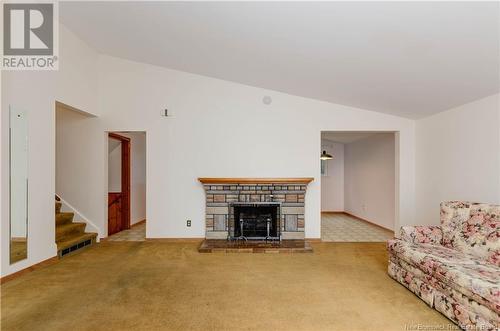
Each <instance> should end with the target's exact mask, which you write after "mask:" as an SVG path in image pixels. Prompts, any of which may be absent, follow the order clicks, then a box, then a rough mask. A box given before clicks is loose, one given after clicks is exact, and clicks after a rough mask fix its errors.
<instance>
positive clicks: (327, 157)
mask: <svg viewBox="0 0 500 331" xmlns="http://www.w3.org/2000/svg"><path fill="white" fill-rule="evenodd" d="M320 159H321V160H331V159H333V156H331V155H330V154H328V153H327V152H326V151H323V153H321V157H320Z"/></svg>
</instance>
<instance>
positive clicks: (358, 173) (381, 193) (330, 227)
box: [320, 131, 399, 242]
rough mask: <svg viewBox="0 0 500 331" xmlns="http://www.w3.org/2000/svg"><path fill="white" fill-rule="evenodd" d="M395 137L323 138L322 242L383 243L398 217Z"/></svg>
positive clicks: (348, 134) (349, 134)
mask: <svg viewBox="0 0 500 331" xmlns="http://www.w3.org/2000/svg"><path fill="white" fill-rule="evenodd" d="M396 140H397V134H396V133H395V132H370V131H323V132H322V133H321V157H320V162H321V237H322V240H323V241H333V242H382V241H385V240H387V239H390V238H392V237H393V236H394V228H395V224H396V217H397V213H396V210H397V204H398V203H399V199H398V197H397V194H398V193H397V192H398V190H397V183H398V178H397V175H398V171H397V166H398V162H397V158H398V157H399V153H398V150H397V148H398V145H399V144H398V143H397V141H396Z"/></svg>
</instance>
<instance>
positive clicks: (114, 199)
mask: <svg viewBox="0 0 500 331" xmlns="http://www.w3.org/2000/svg"><path fill="white" fill-rule="evenodd" d="M122 217H123V214H122V193H121V192H109V193H108V235H112V234H113V233H117V232H120V231H121V230H123V226H122V225H123V222H122Z"/></svg>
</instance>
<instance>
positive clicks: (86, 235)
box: [56, 197, 97, 258]
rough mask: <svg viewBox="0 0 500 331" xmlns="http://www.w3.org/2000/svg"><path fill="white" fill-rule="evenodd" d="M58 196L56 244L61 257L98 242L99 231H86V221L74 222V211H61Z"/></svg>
mask: <svg viewBox="0 0 500 331" xmlns="http://www.w3.org/2000/svg"><path fill="white" fill-rule="evenodd" d="M61 206H62V203H61V202H60V201H58V198H57V197H56V244H57V255H58V256H59V258H61V257H63V256H66V255H68V254H70V253H73V252H75V251H80V250H82V249H83V248H86V247H88V246H90V245H92V244H94V243H95V242H96V237H97V233H93V232H85V226H86V224H85V223H81V222H80V223H79V222H73V217H74V216H75V214H74V213H71V212H61Z"/></svg>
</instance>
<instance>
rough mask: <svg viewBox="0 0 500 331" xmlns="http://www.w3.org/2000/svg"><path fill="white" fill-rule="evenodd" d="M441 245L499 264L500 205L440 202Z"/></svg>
mask: <svg viewBox="0 0 500 331" xmlns="http://www.w3.org/2000/svg"><path fill="white" fill-rule="evenodd" d="M441 229H442V231H443V245H444V246H446V247H449V248H454V249H457V250H460V251H462V252H467V253H468V254H472V255H475V256H477V257H479V258H482V259H485V260H487V261H488V262H490V263H493V264H496V265H497V266H500V206H499V205H489V204H481V203H471V202H460V201H450V202H443V203H441Z"/></svg>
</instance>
